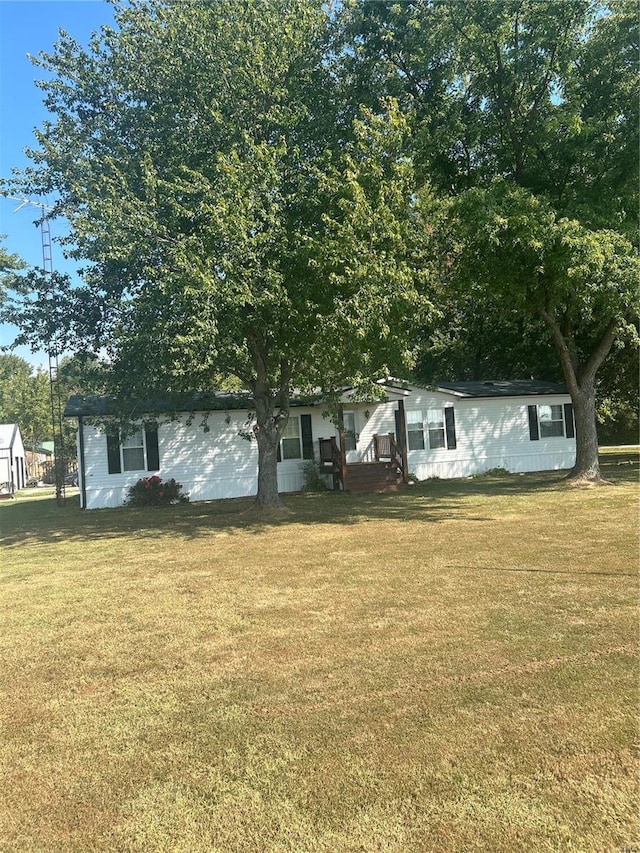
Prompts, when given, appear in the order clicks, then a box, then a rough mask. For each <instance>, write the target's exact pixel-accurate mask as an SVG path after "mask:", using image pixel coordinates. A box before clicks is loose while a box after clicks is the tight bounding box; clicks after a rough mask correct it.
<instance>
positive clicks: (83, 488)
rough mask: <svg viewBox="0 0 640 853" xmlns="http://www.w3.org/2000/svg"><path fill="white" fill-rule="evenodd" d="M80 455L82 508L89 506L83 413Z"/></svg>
mask: <svg viewBox="0 0 640 853" xmlns="http://www.w3.org/2000/svg"><path fill="white" fill-rule="evenodd" d="M78 455H79V456H80V460H79V461H80V466H79V469H80V476H81V482H80V506H81V507H82V509H86V508H87V485H86V476H85V466H84V424H83V422H82V415H79V416H78Z"/></svg>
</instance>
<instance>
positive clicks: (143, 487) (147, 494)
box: [125, 474, 189, 506]
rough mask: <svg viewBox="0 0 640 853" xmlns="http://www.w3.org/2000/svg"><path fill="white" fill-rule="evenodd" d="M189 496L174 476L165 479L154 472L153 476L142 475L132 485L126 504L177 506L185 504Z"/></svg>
mask: <svg viewBox="0 0 640 853" xmlns="http://www.w3.org/2000/svg"><path fill="white" fill-rule="evenodd" d="M188 500H189V496H188V495H185V494H184V492H183V491H182V484H181V483H177V482H176V481H175V480H174V479H173V478H172V479H170V480H163V479H162V477H158V476H157V474H154V475H153V477H142V479H140V480H138V482H137V483H136V484H135V486H130V487H129V491H128V492H127V499H126V500H125V505H126V506H175V505H176V504H185V503H187V502H188Z"/></svg>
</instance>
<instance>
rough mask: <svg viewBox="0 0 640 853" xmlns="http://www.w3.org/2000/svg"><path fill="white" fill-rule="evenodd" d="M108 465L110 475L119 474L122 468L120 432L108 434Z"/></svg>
mask: <svg viewBox="0 0 640 853" xmlns="http://www.w3.org/2000/svg"><path fill="white" fill-rule="evenodd" d="M107 465H108V468H109V473H110V474H119V473H120V471H121V470H122V468H121V467H120V432H119V431H118V430H115V431H112V432H108V433H107Z"/></svg>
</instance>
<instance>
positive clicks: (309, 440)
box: [300, 415, 313, 459]
mask: <svg viewBox="0 0 640 853" xmlns="http://www.w3.org/2000/svg"><path fill="white" fill-rule="evenodd" d="M300 431H301V432H302V458H303V459H313V433H312V431H311V415H300Z"/></svg>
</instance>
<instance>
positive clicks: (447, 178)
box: [345, 0, 639, 478]
mask: <svg viewBox="0 0 640 853" xmlns="http://www.w3.org/2000/svg"><path fill="white" fill-rule="evenodd" d="M345 9H346V11H345V17H346V26H345V33H346V37H347V39H349V38H351V42H350V49H349V50H346V51H345V57H346V59H345V66H346V71H347V73H348V74H349V75H350V77H351V80H352V88H354V89H355V90H356V91H357V92H358V98H359V99H361V100H365V101H366V100H367V98H368V99H369V100H372V101H373V100H375V98H376V97H379V94H380V92H389V93H393V94H394V95H395V96H396V97H397V98H398V99H399V101H400V103H401V104H402V105H403V108H404V109H405V110H406V112H407V113H410V114H412V115H413V116H414V118H415V127H416V133H415V135H414V139H413V156H414V158H415V161H416V164H417V166H418V168H419V169H420V171H421V173H422V174H423V175H424V176H425V177H428V179H429V181H430V182H431V184H432V185H433V186H435V187H436V188H437V189H438V190H440V192H441V194H442V195H443V196H449V197H454V198H457V199H458V200H459V201H458V203H457V204H456V206H455V208H454V210H455V213H454V217H453V221H455V222H457V223H458V224H459V226H460V228H459V232H458V234H457V235H455V234H452V233H451V229H449V231H448V234H449V237H450V240H449V242H448V243H447V244H445V245H444V246H443V251H442V258H443V269H442V282H443V286H442V287H441V293H442V294H443V297H444V298H443V300H442V303H441V308H442V309H443V313H444V312H445V311H446V310H447V308H449V307H450V306H451V305H452V303H455V302H456V301H457V300H458V298H459V300H460V309H459V310H453V311H450V316H452V317H453V319H454V322H455V323H459V321H460V319H461V318H464V316H465V312H466V309H467V307H468V305H469V295H470V293H473V297H472V299H473V304H474V310H475V311H476V312H477V313H478V315H480V316H490V314H491V312H492V311H493V312H495V311H496V308H497V307H498V306H499V309H498V310H499V313H498V316H497V319H496V323H495V327H496V335H497V336H500V330H501V328H502V327H505V328H507V329H509V328H512V327H513V322H512V316H511V315H512V312H513V310H514V307H516V308H517V310H518V311H519V312H520V314H521V317H522V321H523V322H528V321H527V320H526V318H535V317H537V318H539V319H540V320H541V321H543V322H544V326H545V329H546V334H547V341H548V343H549V345H550V346H551V345H553V346H554V347H555V350H556V353H557V357H558V362H559V365H560V366H561V368H562V372H563V375H564V378H565V380H566V383H567V386H568V388H569V390H570V392H571V395H572V399H573V402H574V407H575V410H576V418H577V424H576V427H577V434H576V437H577V445H578V458H577V463H576V467H575V468H574V471H573V474H574V475H576V476H580V477H583V476H586V477H590V478H597V477H598V476H599V469H598V461H597V443H596V442H595V387H596V385H597V372H598V369H599V367H600V366H601V365H602V364H603V363H604V360H605V359H606V358H607V356H608V354H609V352H610V351H611V350H612V347H614V345H615V347H614V349H615V348H617V346H618V345H619V344H621V343H622V342H624V341H627V342H629V343H630V345H631V346H633V345H634V335H633V329H632V326H631V325H630V321H631V320H632V319H633V317H634V316H635V311H636V300H635V299H634V295H635V294H634V293H633V291H632V290H630V288H629V281H630V276H631V277H632V276H633V274H634V272H633V270H634V268H635V267H634V263H635V262H634V260H633V254H634V252H633V249H632V244H633V243H634V242H635V241H636V240H637V233H638V231H637V229H638V220H637V215H638V156H637V152H638V128H639V121H638V38H637V36H638V28H637V8H636V4H635V3H632V2H629V0H613V2H611V3H609V4H603V3H600V2H591V0H559V2H555V0H544V2H539V0H469V2H466V3H458V2H453V0H452V2H446V0H445V2H440V3H432V2H427V0H416V2H412V3H386V2H380V3H363V4H356V5H353V6H351V7H345ZM370 80H373V81H375V84H374V89H372V88H371V87H370V86H369V81H370ZM496 181H498V183H497V184H496ZM509 187H511V188H512V189H513V191H514V192H510V191H509ZM467 193H468V194H469V198H468V199H467V200H466V201H465V200H464V198H463V196H464V195H465V194H467ZM500 204H503V205H504V208H503V209H500ZM514 216H515V217H517V216H520V217H521V218H520V219H518V220H516V219H514ZM464 217H466V220H465V218H464ZM543 225H544V227H545V228H546V231H544V232H543ZM514 241H515V242H514ZM463 244H465V245H463ZM452 247H454V248H453V249H452ZM500 247H501V248H502V249H503V251H502V252H501V251H499V248H500ZM474 253H475V255H474ZM454 261H455V262H456V263H454ZM474 262H475V263H474ZM457 263H459V264H460V266H456V264H457ZM490 264H493V265H494V268H493V269H492V270H490V269H489V266H490ZM499 264H500V265H502V266H498V265H499ZM563 264H564V266H563ZM486 273H490V274H489V276H487V275H486ZM505 273H507V274H508V275H509V276H510V280H509V281H508V283H507V282H506V280H505ZM589 276H591V278H590V277H589ZM447 281H449V282H450V286H449V287H447V286H446V283H447ZM454 281H455V282H456V285H457V286H456V287H454V286H453V283H454ZM461 282H463V283H465V286H462V287H460V284H461ZM481 283H482V285H483V286H482V287H480V286H479V285H480V284H481ZM498 283H500V284H498ZM471 328H472V331H473V332H474V333H475V339H474V340H473V341H472V346H471V349H478V348H479V347H480V346H482V344H483V335H485V333H486V324H482V323H472V324H471ZM438 334H439V339H440V342H441V341H442V339H443V335H442V330H441V329H440V330H439V332H438ZM450 337H451V338H452V340H454V341H456V342H457V343H459V341H460V338H459V337H458V336H456V333H455V328H454V329H453V330H452V333H451V335H450ZM502 339H503V340H504V341H505V342H506V341H508V340H509V335H503V336H502ZM635 342H636V343H637V338H636V340H635ZM430 349H431V351H432V352H433V351H434V346H433V342H432V344H431V346H430ZM503 352H504V362H505V364H510V363H511V362H512V358H511V356H512V353H511V351H509V350H508V349H507V348H506V347H505V348H504V350H503Z"/></svg>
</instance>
